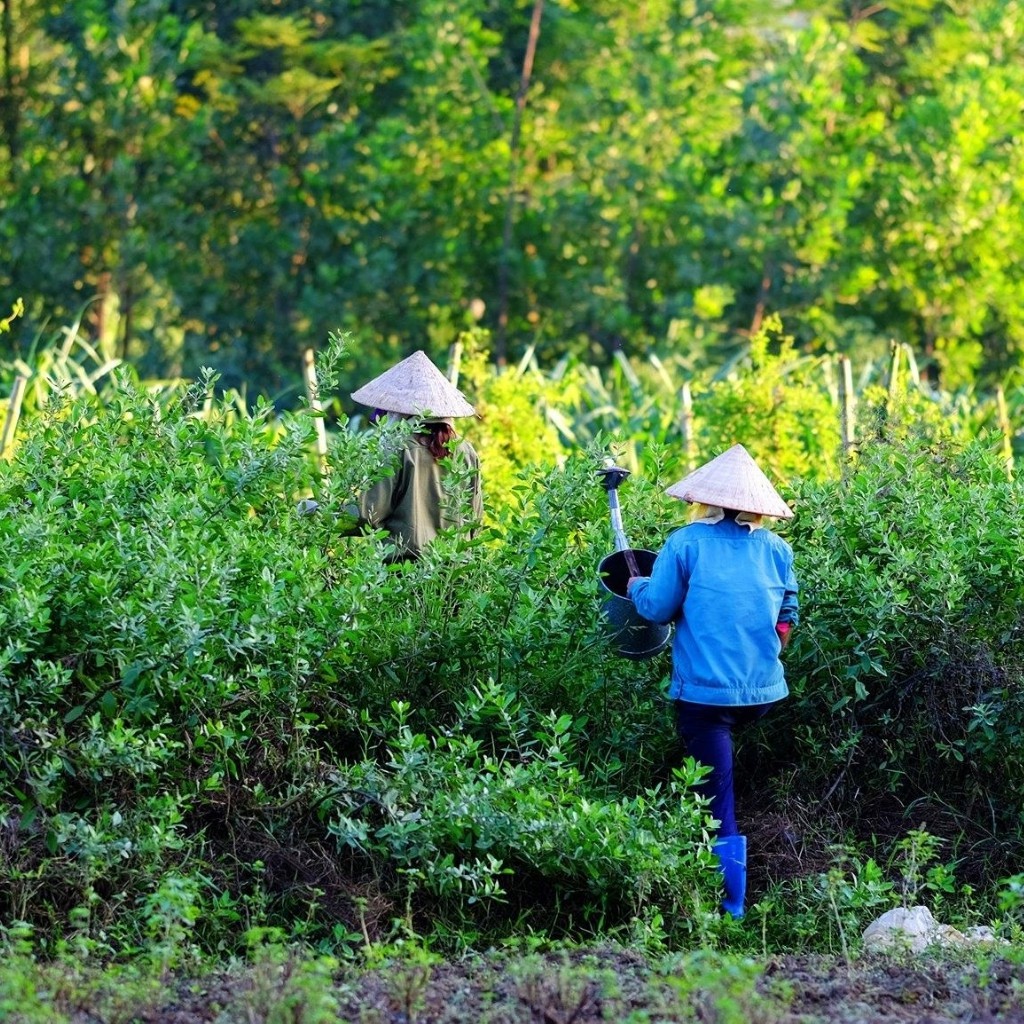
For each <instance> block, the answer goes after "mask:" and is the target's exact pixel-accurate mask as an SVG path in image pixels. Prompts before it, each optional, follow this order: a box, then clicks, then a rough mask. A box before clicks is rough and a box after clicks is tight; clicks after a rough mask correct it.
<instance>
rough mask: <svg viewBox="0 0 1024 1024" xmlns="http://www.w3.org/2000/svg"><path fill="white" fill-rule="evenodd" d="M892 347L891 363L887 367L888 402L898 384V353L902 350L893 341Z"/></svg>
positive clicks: (894, 393)
mask: <svg viewBox="0 0 1024 1024" xmlns="http://www.w3.org/2000/svg"><path fill="white" fill-rule="evenodd" d="M891 348H892V365H891V366H890V368H889V402H890V404H891V403H892V402H893V400H894V399H895V398H896V392H897V390H898V388H899V386H900V355H901V354H902V352H903V350H902V349H901V348H900V346H899V345H898V344H897V343H896V342H895V341H893V342H892V343H891Z"/></svg>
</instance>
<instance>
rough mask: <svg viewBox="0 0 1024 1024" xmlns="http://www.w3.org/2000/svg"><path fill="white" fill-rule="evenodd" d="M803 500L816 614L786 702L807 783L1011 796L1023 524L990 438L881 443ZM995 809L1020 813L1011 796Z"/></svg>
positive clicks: (802, 551)
mask: <svg viewBox="0 0 1024 1024" xmlns="http://www.w3.org/2000/svg"><path fill="white" fill-rule="evenodd" d="M797 507H798V508H799V515H798V516H797V518H796V520H795V521H794V523H793V524H792V526H791V527H790V529H789V531H788V537H789V539H790V540H791V542H792V543H793V545H794V548H795V550H796V552H797V572H798V575H799V577H800V580H801V584H802V601H803V603H804V608H805V610H806V618H805V619H804V623H805V625H804V626H803V627H801V630H800V631H799V632H798V633H797V636H796V638H795V641H794V643H793V644H792V645H791V646H790V649H789V650H788V652H787V665H788V674H789V677H790V680H791V686H792V690H793V698H794V699H793V700H791V701H790V702H788V704H787V705H786V706H785V708H784V710H783V712H782V713H783V715H784V716H785V717H786V719H787V732H789V730H791V732H789V735H791V736H793V737H794V738H795V741H796V744H797V748H798V751H799V756H800V758H801V761H802V763H803V766H804V769H805V770H806V771H808V772H809V773H810V774H809V775H808V778H807V782H808V783H810V780H811V779H815V780H816V781H815V783H813V784H814V785H817V786H821V787H822V788H823V790H825V789H829V788H830V787H832V786H833V784H834V786H835V789H834V790H832V791H833V792H836V791H839V790H840V789H841V790H842V791H843V792H847V791H849V792H851V793H852V792H853V791H855V790H858V789H863V788H865V787H866V788H867V789H869V790H873V791H879V790H881V791H891V792H894V793H899V794H904V795H907V794H910V793H915V794H916V793H922V792H933V793H940V794H941V793H944V792H945V793H947V794H956V795H955V797H953V799H954V800H955V801H957V802H959V801H963V800H970V799H973V798H975V797H979V796H982V795H983V794H987V795H988V796H992V795H993V794H996V793H1005V794H1007V796H1008V794H1009V793H1010V792H1011V791H1013V789H1014V788H1016V787H1017V786H1019V785H1020V784H1021V781H1022V779H1024V776H1022V770H1024V763H1022V762H1021V760H1020V758H1018V757H1016V756H1015V754H1014V751H1016V750H1017V749H1018V743H1017V738H1018V737H1019V735H1020V730H1021V723H1022V715H1024V706H1022V704H1021V702H1020V700H1019V699H1017V697H1016V696H1015V694H1016V693H1017V689H1018V687H1017V678H1018V674H1019V665H1020V657H1021V648H1020V640H1021V638H1020V635H1019V624H1018V621H1017V615H1016V611H1015V609H1016V606H1017V603H1018V601H1019V600H1020V599H1021V596H1022V594H1021V588H1022V587H1024V577H1022V576H1021V572H1020V562H1019V559H1018V558H1017V556H1016V552H1017V550H1018V547H1019V544H1020V536H1021V530H1022V528H1024V522H1022V520H1021V502H1020V498H1019V493H1018V485H1017V484H1016V483H1011V482H1010V481H1008V480H1007V478H1006V473H1005V467H1004V466H1003V465H1002V464H1001V463H1000V460H999V459H998V457H997V456H996V453H995V452H994V451H993V450H992V448H991V446H990V445H989V444H987V443H986V442H984V441H974V442H967V443H942V442H939V441H930V440H928V439H927V438H925V439H920V440H919V439H912V438H910V437H906V438H904V439H902V440H901V439H899V438H896V437H894V438H893V439H892V440H885V439H883V440H880V441H878V442H875V443H873V444H870V445H866V446H864V447H863V448H862V450H861V453H860V456H859V457H858V459H857V461H856V463H855V465H854V466H852V467H851V469H850V472H849V473H848V474H847V476H846V478H845V480H843V481H837V482H833V483H826V484H821V485H811V484H805V485H803V486H802V487H801V488H800V493H799V495H798V498H797ZM965 767H969V769H970V771H969V772H968V773H966V774H965ZM1004 787H1005V788H1004ZM996 805H997V807H1001V808H1002V811H997V814H1002V813H1003V812H1005V816H1004V817H1003V820H1004V822H1005V823H1006V824H1008V825H1009V824H1012V820H1013V812H1012V811H1011V806H1012V801H1007V802H1003V801H1001V800H1000V799H999V798H998V797H997V798H996Z"/></svg>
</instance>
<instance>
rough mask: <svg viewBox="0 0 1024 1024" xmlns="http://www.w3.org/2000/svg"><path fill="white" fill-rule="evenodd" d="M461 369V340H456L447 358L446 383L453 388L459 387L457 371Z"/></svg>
mask: <svg viewBox="0 0 1024 1024" xmlns="http://www.w3.org/2000/svg"><path fill="white" fill-rule="evenodd" d="M461 369H462V338H461V337H459V338H456V339H455V344H454V345H452V351H451V355H450V356H449V357H448V382H449V383H450V384H451V386H452V387H453V388H457V387H458V386H459V371H460V370H461Z"/></svg>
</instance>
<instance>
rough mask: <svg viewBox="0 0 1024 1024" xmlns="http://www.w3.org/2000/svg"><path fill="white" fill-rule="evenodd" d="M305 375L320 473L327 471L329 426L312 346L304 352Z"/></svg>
mask: <svg viewBox="0 0 1024 1024" xmlns="http://www.w3.org/2000/svg"><path fill="white" fill-rule="evenodd" d="M302 364H303V370H304V376H305V378H306V396H307V397H308V398H309V407H310V408H311V409H312V410H313V413H314V419H313V422H314V423H315V424H316V457H317V464H318V465H319V467H320V475H321V476H323V475H324V474H325V473H326V472H327V427H326V426H325V425H324V417H323V411H324V407H323V404H322V403H321V401H320V388H319V387H318V385H317V381H316V357H315V355H314V354H313V350H312V349H311V348H307V349H306V351H305V352H304V353H303V354H302Z"/></svg>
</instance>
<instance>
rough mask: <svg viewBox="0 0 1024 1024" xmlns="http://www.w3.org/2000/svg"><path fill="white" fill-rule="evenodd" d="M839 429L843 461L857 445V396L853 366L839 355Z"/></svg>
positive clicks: (846, 358)
mask: <svg viewBox="0 0 1024 1024" xmlns="http://www.w3.org/2000/svg"><path fill="white" fill-rule="evenodd" d="M839 431H840V436H841V437H842V445H843V459H844V462H845V461H846V460H848V459H849V458H850V456H851V455H852V454H853V453H854V451H855V449H856V446H857V398H856V395H855V394H854V392H853V366H852V364H851V363H850V357H849V356H840V357H839Z"/></svg>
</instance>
